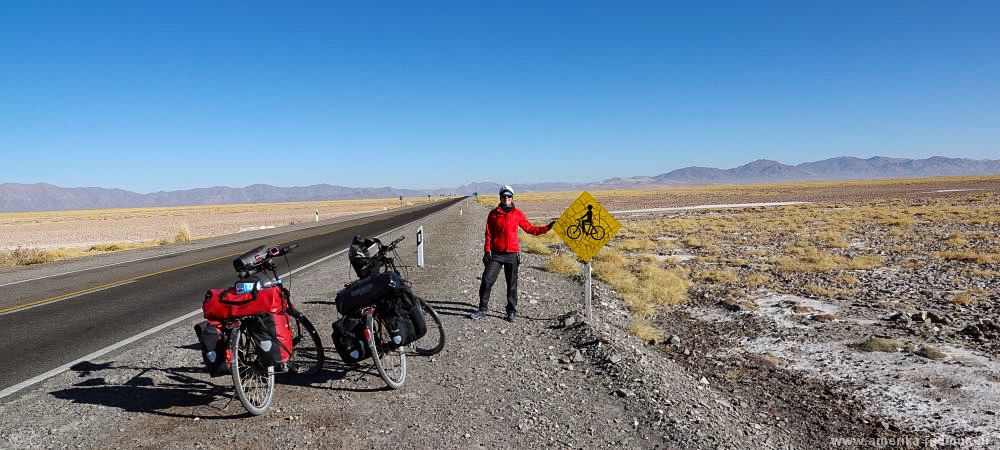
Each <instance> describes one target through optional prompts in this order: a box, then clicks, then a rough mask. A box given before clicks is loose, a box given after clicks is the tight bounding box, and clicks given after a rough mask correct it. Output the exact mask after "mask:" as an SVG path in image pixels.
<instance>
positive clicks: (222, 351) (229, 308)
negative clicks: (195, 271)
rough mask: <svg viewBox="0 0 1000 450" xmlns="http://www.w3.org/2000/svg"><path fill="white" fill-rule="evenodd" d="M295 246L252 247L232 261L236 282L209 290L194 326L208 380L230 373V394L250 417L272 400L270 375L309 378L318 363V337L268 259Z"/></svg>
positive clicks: (320, 362) (320, 347)
mask: <svg viewBox="0 0 1000 450" xmlns="http://www.w3.org/2000/svg"><path fill="white" fill-rule="evenodd" d="M296 247H298V244H292V245H290V246H287V247H272V248H266V247H263V246H261V247H257V248H255V249H253V250H251V251H249V252H247V253H244V254H243V255H242V256H240V257H239V258H236V259H235V260H233V267H234V268H235V269H236V272H237V273H239V277H240V279H239V281H237V282H236V284H235V285H234V286H233V287H230V288H227V289H211V290H209V291H208V292H207V293H206V294H205V301H204V303H203V304H202V310H203V311H204V316H205V319H207V320H206V321H205V322H201V323H199V324H198V325H195V332H196V333H197V334H198V339H199V341H200V342H201V346H202V356H203V358H204V362H205V365H206V366H207V367H208V369H209V372H210V373H211V374H212V376H222V375H225V374H227V373H228V374H230V375H232V377H233V385H234V386H235V389H236V396H237V397H238V398H239V399H240V402H241V403H243V406H244V407H246V409H247V411H249V412H250V414H253V415H261V414H264V413H266V412H267V410H268V409H269V408H270V407H271V403H272V402H273V400H274V375H275V373H293V374H303V375H310V374H314V373H316V372H317V371H319V369H320V367H321V366H322V365H323V360H324V356H323V345H322V343H321V342H320V338H319V333H318V332H317V331H316V328H315V327H313V325H312V323H311V322H309V319H308V318H306V316H305V314H303V313H302V312H301V311H299V310H298V309H296V308H295V306H294V305H293V304H292V300H291V292H290V291H289V290H288V288H286V287H285V283H284V282H283V280H282V279H281V278H280V277H279V276H278V271H277V267H276V266H275V264H274V262H273V258H276V257H279V256H285V262H286V263H287V262H288V257H287V255H288V253H290V252H291V251H292V249H294V248H296Z"/></svg>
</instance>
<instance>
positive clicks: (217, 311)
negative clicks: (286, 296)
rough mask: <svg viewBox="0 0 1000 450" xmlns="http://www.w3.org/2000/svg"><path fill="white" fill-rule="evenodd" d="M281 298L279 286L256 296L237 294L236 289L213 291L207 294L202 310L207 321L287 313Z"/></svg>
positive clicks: (262, 290) (248, 293) (252, 294)
mask: <svg viewBox="0 0 1000 450" xmlns="http://www.w3.org/2000/svg"><path fill="white" fill-rule="evenodd" d="M281 297H282V292H281V288H280V287H279V286H274V287H269V288H264V289H261V290H259V291H257V293H256V295H254V293H252V292H247V293H245V294H237V293H236V289H235V288H228V289H211V290H209V291H208V292H206V293H205V301H204V302H203V303H202V304H201V309H202V312H203V313H204V316H205V318H206V319H208V320H216V321H222V320H226V319H232V318H234V317H244V316H252V315H255V314H257V313H261V312H266V313H271V314H279V313H284V312H285V311H284V303H283V302H282V298H281Z"/></svg>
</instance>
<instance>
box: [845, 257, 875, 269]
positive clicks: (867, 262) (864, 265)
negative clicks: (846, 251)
mask: <svg viewBox="0 0 1000 450" xmlns="http://www.w3.org/2000/svg"><path fill="white" fill-rule="evenodd" d="M883 262H885V259H884V258H882V257H881V256H878V255H862V256H855V257H854V258H851V259H850V260H848V261H847V263H846V264H845V267H846V268H848V269H851V270H868V269H874V268H876V267H879V266H881V265H882V263H883Z"/></svg>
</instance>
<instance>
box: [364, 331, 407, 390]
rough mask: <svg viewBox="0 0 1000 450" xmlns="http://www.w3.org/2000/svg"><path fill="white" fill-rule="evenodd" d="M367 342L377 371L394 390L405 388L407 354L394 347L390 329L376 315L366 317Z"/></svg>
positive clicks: (401, 349) (400, 348)
mask: <svg viewBox="0 0 1000 450" xmlns="http://www.w3.org/2000/svg"><path fill="white" fill-rule="evenodd" d="M365 341H367V342H368V348H369V349H370V350H371V353H372V360H374V361H375V369H376V370H378V374H379V376H380V377H382V380H384V381H385V384H386V386H389V387H390V388H392V389H399V388H401V387H403V382H404V381H406V352H404V351H403V348H402V347H395V346H393V345H392V340H391V337H390V336H389V331H388V328H386V326H385V324H383V323H382V320H381V319H377V318H375V315H374V314H369V315H367V316H365Z"/></svg>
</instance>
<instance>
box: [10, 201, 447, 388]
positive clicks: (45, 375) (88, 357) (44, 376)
mask: <svg viewBox="0 0 1000 450" xmlns="http://www.w3.org/2000/svg"><path fill="white" fill-rule="evenodd" d="M447 209H448V208H445V209H442V210H441V211H445V210H447ZM441 211H438V212H441ZM434 214H437V213H434ZM434 214H431V216H433V215H434ZM427 217H430V216H427ZM414 222H416V221H414ZM411 223H413V222H409V223H407V224H405V225H400V226H398V227H396V228H394V229H392V230H389V231H386V232H385V233H382V234H380V235H379V236H385V235H387V234H392V233H394V232H396V231H398V230H400V229H403V228H405V227H407V226H409V225H410V224H411ZM346 251H347V249H346V248H345V249H343V250H340V251H338V252H336V253H334V254H332V255H327V256H324V257H322V258H320V259H317V260H316V261H313V262H311V263H309V264H306V265H304V266H302V267H299V268H298V269H295V270H292V271H289V272H288V273H286V274H284V275H281V277H282V278H284V277H287V276H288V275H291V274H293V273H295V272H298V271H300V270H304V269H307V268H309V267H312V266H314V265H316V264H319V263H320V262H323V261H326V260H328V259H330V258H333V257H334V256H337V255H339V254H341V253H344V252H346ZM123 284H128V283H123ZM118 286H122V285H121V284H116V285H114V286H108V287H107V288H105V289H110V288H113V287H118ZM91 292H97V291H91ZM89 293H90V292H84V293H81V294H80V295H84V294H89ZM25 309H28V308H25ZM18 311H23V309H21V310H18ZM201 312H202V311H201V308H199V309H196V310H194V311H191V312H189V313H187V314H185V315H183V316H180V317H178V318H176V319H173V320H171V321H169V322H166V323H163V324H160V325H157V326H155V327H153V328H150V329H148V330H146V331H143V332H142V333H139V334H137V335H135V336H132V337H130V338H128V339H125V340H123V341H118V342H116V343H114V344H111V345H109V346H107V347H104V348H102V349H100V350H98V351H96V352H93V353H91V354H89V355H86V356H84V357H82V358H79V359H76V360H73V361H71V362H68V363H66V364H63V365H61V366H59V367H56V368H55V369H52V370H50V371H48V372H45V373H43V374H41V375H36V376H34V377H31V378H29V379H27V380H24V381H22V382H20V383H17V384H15V385H13V386H11V387H8V388H6V389H4V390H2V391H0V398H4V397H7V396H8V395H11V394H13V393H15V392H17V391H20V390H21V389H24V388H26V387H28V386H31V385H33V384H36V383H39V382H42V381H45V380H47V379H49V378H52V377H54V376H56V375H59V374H61V373H63V372H65V371H67V370H69V368H70V367H73V366H75V365H77V364H80V363H82V362H84V361H87V360H91V359H94V358H99V357H101V356H104V355H105V354H107V353H110V352H113V351H115V350H118V349H119V348H122V347H124V346H126V345H129V344H131V343H133V342H135V341H138V340H139V339H142V338H144V337H146V336H149V335H151V334H153V333H156V332H157V331H160V330H163V329H165V328H168V327H171V326H173V325H176V324H178V323H180V322H183V321H185V320H187V319H190V318H192V317H194V316H196V315H198V314H199V313H201Z"/></svg>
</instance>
